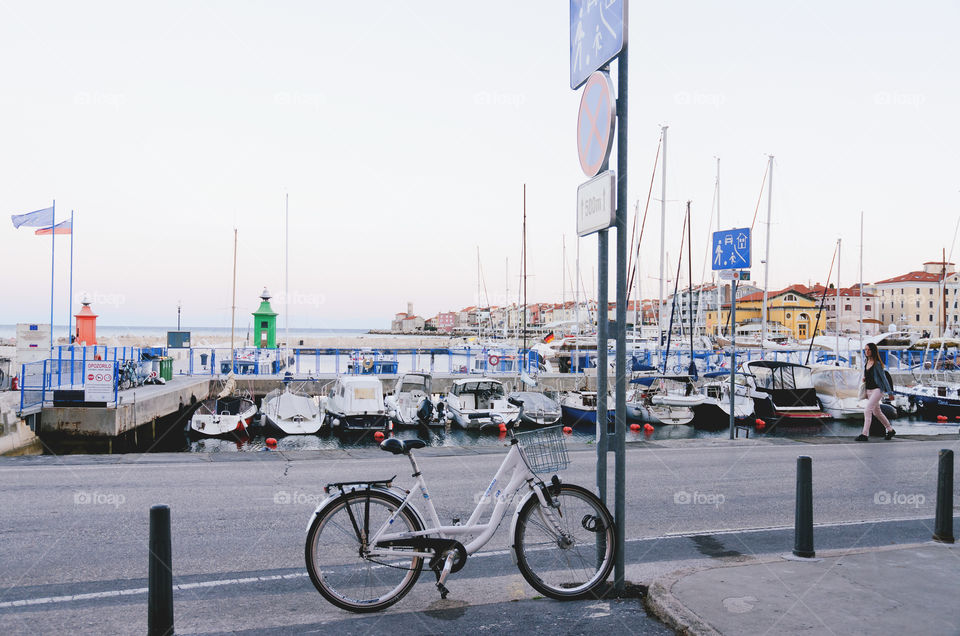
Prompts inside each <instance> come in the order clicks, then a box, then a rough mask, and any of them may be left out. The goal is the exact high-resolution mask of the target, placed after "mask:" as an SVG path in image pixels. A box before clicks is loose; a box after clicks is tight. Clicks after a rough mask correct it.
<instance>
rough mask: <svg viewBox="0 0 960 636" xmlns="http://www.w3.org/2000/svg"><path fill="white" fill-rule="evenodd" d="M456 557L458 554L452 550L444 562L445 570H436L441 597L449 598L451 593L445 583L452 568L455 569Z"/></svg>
mask: <svg viewBox="0 0 960 636" xmlns="http://www.w3.org/2000/svg"><path fill="white" fill-rule="evenodd" d="M454 558H456V554H454V553H453V552H451V553H450V554H448V555H447V558H446V559H444V562H443V570H442V571H438V570H434V573H435V574H436V575H437V589H438V590H440V598H442V599H445V598H447V594H449V593H450V590H448V589H447V586H446V585H444V582H445V581H446V580H447V576H448V575H449V574H450V570H452V569H453V560H454Z"/></svg>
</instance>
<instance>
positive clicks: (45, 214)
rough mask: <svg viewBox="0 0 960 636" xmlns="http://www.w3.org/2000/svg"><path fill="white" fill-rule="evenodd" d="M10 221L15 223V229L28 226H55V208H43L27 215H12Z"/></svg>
mask: <svg viewBox="0 0 960 636" xmlns="http://www.w3.org/2000/svg"><path fill="white" fill-rule="evenodd" d="M10 219H11V220H12V221H13V227H20V226H21V225H26V226H27V227H50V226H51V225H53V208H52V207H50V208H43V209H42V210H35V211H33V212H27V213H26V214H12V215H10Z"/></svg>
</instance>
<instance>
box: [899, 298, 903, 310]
mask: <svg viewBox="0 0 960 636" xmlns="http://www.w3.org/2000/svg"><path fill="white" fill-rule="evenodd" d="M900 309H903V301H902V300H901V301H900Z"/></svg>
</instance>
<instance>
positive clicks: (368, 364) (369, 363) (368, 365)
mask: <svg viewBox="0 0 960 636" xmlns="http://www.w3.org/2000/svg"><path fill="white" fill-rule="evenodd" d="M363 368H364V369H366V370H367V371H369V370H370V369H372V368H373V358H371V357H370V356H367V357H366V358H364V359H363Z"/></svg>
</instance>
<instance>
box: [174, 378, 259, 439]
mask: <svg viewBox="0 0 960 636" xmlns="http://www.w3.org/2000/svg"><path fill="white" fill-rule="evenodd" d="M235 390H236V381H235V380H234V378H233V377H232V376H231V377H229V378H228V379H227V382H226V384H225V385H224V387H223V389H222V390H221V391H220V393H218V394H217V395H216V397H212V398H208V399H206V400H204V401H203V402H201V403H200V405H199V406H198V407H197V409H196V410H195V411H194V413H193V416H191V418H190V424H189V427H190V431H191V432H192V433H196V434H198V435H204V436H207V437H217V436H220V435H246V434H247V429H248V428H249V426H250V424H251V422H252V421H253V417H254V416H255V415H256V414H257V404H256V402H254V401H253V399H252V398H250V397H249V396H246V395H239V394H235V393H234V392H235Z"/></svg>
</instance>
